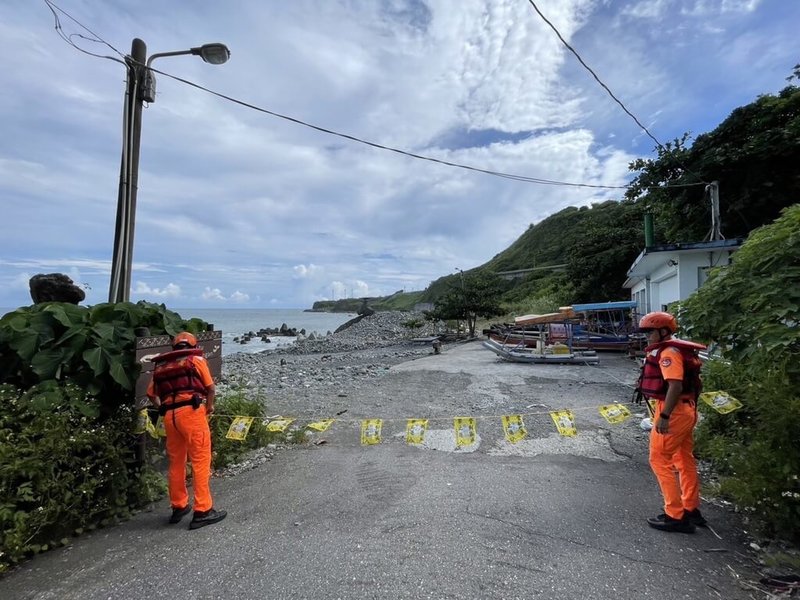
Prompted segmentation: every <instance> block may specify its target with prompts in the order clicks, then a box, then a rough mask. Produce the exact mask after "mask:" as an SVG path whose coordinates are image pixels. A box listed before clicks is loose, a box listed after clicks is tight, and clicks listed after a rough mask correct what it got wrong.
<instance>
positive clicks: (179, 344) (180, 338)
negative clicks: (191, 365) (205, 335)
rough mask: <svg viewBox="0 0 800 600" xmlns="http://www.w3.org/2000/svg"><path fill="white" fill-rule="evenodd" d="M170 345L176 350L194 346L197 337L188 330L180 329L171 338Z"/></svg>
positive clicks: (195, 345)
mask: <svg viewBox="0 0 800 600" xmlns="http://www.w3.org/2000/svg"><path fill="white" fill-rule="evenodd" d="M172 347H173V348H174V349H176V350H177V349H178V348H184V347H189V348H195V347H197V338H196V337H194V336H193V335H192V334H191V333H189V332H188V331H181V332H180V333H179V334H178V335H176V336H175V338H174V339H173V340H172Z"/></svg>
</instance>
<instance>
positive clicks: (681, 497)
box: [650, 401, 700, 519]
mask: <svg viewBox="0 0 800 600" xmlns="http://www.w3.org/2000/svg"><path fill="white" fill-rule="evenodd" d="M663 407H664V402H663V401H659V402H658V403H657V407H656V415H658V414H660V413H661V410H662V409H663ZM656 420H657V418H654V419H653V429H652V430H651V431H650V468H651V469H653V473H655V476H656V479H658V485H659V486H660V487H661V494H662V496H664V512H665V513H666V514H668V515H669V516H670V517H672V518H673V519H680V518H681V517H683V512H684V511H685V510H694V509H695V508H699V507H700V483H699V481H698V477H697V463H696V462H695V460H694V454H692V448H693V446H694V440H693V438H692V434H693V432H694V426H695V424H696V423H697V411H696V410H695V409H694V406H693V405H692V404H687V403H684V402H679V403H678V404H677V405H676V406H675V409H674V410H673V411H672V414H671V415H670V419H669V433H666V434H662V433H658V432H657V431H656V428H655V421H656Z"/></svg>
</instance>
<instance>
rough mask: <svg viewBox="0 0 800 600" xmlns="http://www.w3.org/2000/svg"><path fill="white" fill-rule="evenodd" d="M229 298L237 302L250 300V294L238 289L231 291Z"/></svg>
mask: <svg viewBox="0 0 800 600" xmlns="http://www.w3.org/2000/svg"><path fill="white" fill-rule="evenodd" d="M231 300H233V301H234V302H237V303H242V302H249V301H250V295H249V294H243V293H242V292H240V291H239V290H236V291H235V292H233V293H232V294H231Z"/></svg>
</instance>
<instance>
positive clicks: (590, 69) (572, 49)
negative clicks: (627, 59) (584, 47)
mask: <svg viewBox="0 0 800 600" xmlns="http://www.w3.org/2000/svg"><path fill="white" fill-rule="evenodd" d="M528 2H529V3H530V5H531V6H532V7H533V10H535V11H536V14H538V15H539V17H541V19H542V20H543V21H544V22H545V23H547V25H549V27H550V29H552V30H553V32H554V33H555V34H556V35H557V36H558V39H559V40H561V43H562V44H564V46H565V47H566V48H567V50H569V51H570V52H572V54H574V55H575V58H577V59H578V62H579V63H581V65H582V66H583V68H584V69H586V70H587V71H589V73H590V74H591V75H592V77H594V79H595V81H597V83H599V84H600V86H601V87H602V88H603V89H604V90H605V91H606V92H608V95H609V96H611V98H612V99H613V100H614V102H616V103H617V104H619V106H620V108H622V110H623V111H625V114H627V115H628V116H629V117H630V118H631V119H633V120H634V122H635V123H636V124H637V125H638V126H639V128H640V129H641V130H642V131H644V132H645V133H646V134H647V136H648V137H649V138H650V139H651V140H653V141H654V142H655V143H656V146H658V147H659V148H660V149H661V150H665V148H664V144H662V143H661V142H659V141H658V139H657V138H656V137H655V136H654V135H653V134H652V133H650V130H649V129H647V127H645V126H644V124H643V123H642V122H641V121H640V120H639V119H638V118H636V115H634V114H633V113H632V112H631V111H630V110H628V107H627V106H625V105H624V104H623V103H622V100H620V99H619V98H617V97H616V96H615V95H614V92H612V91H611V89H610V88H609V87H608V86H607V85H606V84H605V83H603V81H602V80H601V79H600V77H599V76H598V75H597V73H595V72H594V70H593V69H592V68H591V67H590V66H589V65H587V64H586V61H584V60H583V58H582V57H581V55H580V54H578V51H577V50H575V48H573V47H572V46H571V45H570V44H569V42H567V40H565V39H564V36H563V35H561V32H560V31H559V30H558V29H557V28H556V26H555V25H553V23H552V22H550V20H549V19H548V18H547V17H545V16H544V14H542V11H540V10H539V7H538V6H536V2H534V0H528ZM681 166H683V168H684V169H686V171H687V172H688V173H691V174H692V175H694V176H695V177H697V179H699V180H700V182H701V183H700V184H697V185H704V184H705V185H707V184H708V182H707V181H703V179H702V178H701V177H700V176H699V175H698V174H697V173H694V172H693V171H692V170H691V169H689V168H688V167H686V166H684V165H681ZM663 187H683V186H680V185H670V186H663Z"/></svg>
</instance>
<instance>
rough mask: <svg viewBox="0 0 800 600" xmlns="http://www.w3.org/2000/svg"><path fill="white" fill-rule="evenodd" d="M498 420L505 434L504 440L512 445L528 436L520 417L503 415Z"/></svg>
mask: <svg viewBox="0 0 800 600" xmlns="http://www.w3.org/2000/svg"><path fill="white" fill-rule="evenodd" d="M500 419H501V420H502V421H503V431H505V432H506V439H507V440H508V441H509V442H511V443H512V444H516V443H517V442H518V441H520V440H522V439H524V438H525V436H526V435H528V432H527V431H526V430H525V423H523V422H522V415H504V416H502V417H500Z"/></svg>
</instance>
